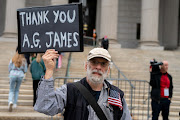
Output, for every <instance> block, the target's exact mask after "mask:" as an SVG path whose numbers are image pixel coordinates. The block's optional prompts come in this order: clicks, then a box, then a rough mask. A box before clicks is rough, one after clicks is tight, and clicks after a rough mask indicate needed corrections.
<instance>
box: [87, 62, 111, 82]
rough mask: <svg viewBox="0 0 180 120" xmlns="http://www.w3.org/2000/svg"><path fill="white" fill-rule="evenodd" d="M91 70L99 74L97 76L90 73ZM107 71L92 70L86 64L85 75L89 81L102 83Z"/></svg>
mask: <svg viewBox="0 0 180 120" xmlns="http://www.w3.org/2000/svg"><path fill="white" fill-rule="evenodd" d="M93 72H97V73H99V74H100V75H101V76H98V75H94V74H92V73H93ZM107 72H108V70H107V71H106V72H105V73H103V72H102V71H100V70H96V69H95V70H92V69H91V68H90V67H89V65H87V77H88V80H89V81H91V82H92V83H95V84H100V83H103V82H104V79H105V78H106V76H107Z"/></svg>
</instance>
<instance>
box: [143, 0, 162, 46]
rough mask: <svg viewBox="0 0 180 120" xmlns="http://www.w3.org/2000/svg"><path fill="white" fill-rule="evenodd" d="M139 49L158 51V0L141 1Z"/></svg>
mask: <svg viewBox="0 0 180 120" xmlns="http://www.w3.org/2000/svg"><path fill="white" fill-rule="evenodd" d="M141 12H142V13H141V41H140V48H141V49H160V50H163V49H164V48H163V47H160V46H159V40H158V26H159V0H142V9H141Z"/></svg>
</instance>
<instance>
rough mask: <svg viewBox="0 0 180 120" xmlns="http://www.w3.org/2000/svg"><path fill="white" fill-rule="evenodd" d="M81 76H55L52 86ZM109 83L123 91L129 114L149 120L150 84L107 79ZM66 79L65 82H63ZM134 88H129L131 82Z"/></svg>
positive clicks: (77, 79) (55, 117) (138, 81)
mask: <svg viewBox="0 0 180 120" xmlns="http://www.w3.org/2000/svg"><path fill="white" fill-rule="evenodd" d="M80 79H82V78H75V77H74V78H71V77H56V78H55V82H54V86H55V88H57V87H60V86H61V85H63V84H64V83H70V82H76V81H79V80H80ZM107 80H108V81H109V82H110V83H111V84H113V85H115V86H117V87H119V88H120V89H121V90H122V91H124V98H125V100H126V102H127V104H128V106H129V109H130V112H131V115H132V116H133V117H136V118H137V120H146V119H147V120H149V117H150V115H149V108H150V106H149V96H150V94H149V93H150V86H149V83H148V82H147V81H145V80H125V79H115V78H108V79H107ZM65 81H66V82H65ZM129 83H131V84H133V86H134V88H133V89H131V88H132V87H131V84H129ZM51 119H52V120H55V119H58V120H60V119H63V116H61V115H56V116H54V117H51Z"/></svg>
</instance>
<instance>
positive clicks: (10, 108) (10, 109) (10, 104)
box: [9, 102, 13, 112]
mask: <svg viewBox="0 0 180 120" xmlns="http://www.w3.org/2000/svg"><path fill="white" fill-rule="evenodd" d="M12 106H13V103H12V102H10V103H9V112H12Z"/></svg>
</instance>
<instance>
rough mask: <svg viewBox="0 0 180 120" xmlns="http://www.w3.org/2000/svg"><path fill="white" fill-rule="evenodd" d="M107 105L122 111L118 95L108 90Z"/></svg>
mask: <svg viewBox="0 0 180 120" xmlns="http://www.w3.org/2000/svg"><path fill="white" fill-rule="evenodd" d="M108 103H109V104H111V105H115V106H118V107H119V108H120V109H121V110H122V109H123V106H122V102H121V97H120V93H118V92H117V91H115V90H111V89H110V90H109V97H108Z"/></svg>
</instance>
